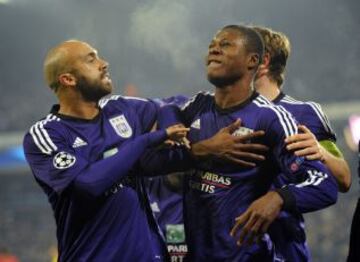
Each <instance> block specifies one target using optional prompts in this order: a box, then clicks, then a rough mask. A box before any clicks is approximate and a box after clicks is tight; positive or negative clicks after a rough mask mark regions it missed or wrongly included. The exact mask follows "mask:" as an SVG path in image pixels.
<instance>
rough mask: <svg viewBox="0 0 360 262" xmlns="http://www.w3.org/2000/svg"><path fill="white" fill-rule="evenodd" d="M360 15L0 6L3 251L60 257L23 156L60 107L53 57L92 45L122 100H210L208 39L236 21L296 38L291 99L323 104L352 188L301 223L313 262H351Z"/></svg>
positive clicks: (289, 9)
mask: <svg viewBox="0 0 360 262" xmlns="http://www.w3.org/2000/svg"><path fill="white" fill-rule="evenodd" d="M359 7H360V4H359V1H356V0H343V1H337V0H327V1H325V0H303V1H296V0H272V1H266V0H263V1H260V0H223V1H215V0H197V1H193V0H178V1H175V0H153V1H141V0H140V1H125V0H121V1H119V0H78V1H70V0H61V1H56V0H31V1H29V0H0V35H1V38H0V69H1V70H0V91H1V96H0V102H1V103H0V114H1V116H2V117H1V121H0V252H1V250H9V251H10V252H11V253H13V254H15V255H16V256H17V257H18V258H19V260H20V261H26V262H27V261H29V262H42V261H50V259H51V254H52V253H53V248H54V247H55V246H56V239H55V225H54V220H53V217H52V212H51V209H50V205H49V204H48V203H47V199H46V197H45V195H44V194H43V193H42V191H41V190H40V188H39V187H38V186H37V185H36V184H35V181H34V179H33V177H32V176H31V174H30V172H29V169H28V167H27V166H26V163H25V160H24V156H23V152H22V149H21V142H22V136H23V134H24V132H25V130H27V129H28V128H29V127H30V125H31V124H32V123H34V122H35V121H36V120H38V119H39V118H41V117H42V116H43V115H45V114H46V113H47V112H48V110H49V109H50V106H51V105H52V104H53V103H55V98H54V96H53V94H52V93H51V91H50V90H49V89H48V88H47V87H46V86H45V85H44V83H43V80H42V61H43V58H44V55H45V53H46V52H47V50H48V49H49V48H50V47H52V46H53V45H55V44H57V43H59V42H61V41H63V40H67V39H71V38H76V39H80V40H84V41H88V42H90V43H91V44H92V45H93V46H95V47H96V48H98V49H99V53H100V55H101V56H103V57H104V58H105V59H107V60H108V61H109V62H110V71H111V73H112V78H113V82H114V83H115V86H116V90H115V93H120V94H121V93H124V92H127V93H131V92H135V93H136V94H139V95H141V96H144V97H166V96H170V95H172V94H184V95H191V94H194V93H196V92H197V91H199V90H208V89H210V90H211V86H210V85H209V84H208V83H207V81H206V78H205V75H204V68H203V57H204V55H205V53H206V50H207V46H208V44H209V41H210V39H211V37H212V35H213V34H214V33H215V32H216V30H217V29H219V28H221V27H222V26H224V25H226V24H230V23H231V24H233V23H240V22H241V23H251V24H258V25H265V26H269V27H272V28H273V29H275V30H279V31H282V32H285V33H286V34H287V35H288V36H289V38H290V40H291V42H292V49H293V50H292V55H291V57H290V61H289V64H288V70H287V72H288V75H287V79H286V83H285V86H284V89H285V91H286V92H287V93H288V94H290V95H292V96H294V97H295V98H298V99H301V100H314V101H317V102H320V103H321V104H322V105H323V108H324V109H325V111H326V112H327V113H328V115H329V118H330V120H331V122H332V125H333V128H334V129H335V130H336V132H337V135H338V144H339V146H340V148H341V149H342V150H343V152H344V155H345V157H346V159H347V160H348V161H349V163H350V165H351V169H352V174H353V184H352V188H351V190H350V192H349V193H347V194H340V195H339V200H338V203H337V204H336V205H335V206H333V207H331V208H328V209H326V210H323V211H321V212H316V213H313V214H309V215H306V222H307V236H308V243H309V246H310V249H311V252H312V255H313V261H336V262H337V261H345V258H346V254H347V249H348V238H349V232H350V224H351V219H352V214H353V211H354V208H355V203H356V200H357V198H358V196H359V192H358V191H359V190H358V189H359V186H358V179H357V174H356V169H357V163H358V160H357V153H356V152H354V151H352V150H351V149H350V148H349V147H348V145H347V143H346V142H345V139H344V132H343V131H344V128H345V127H346V126H347V125H348V123H349V121H348V119H349V116H350V115H354V114H360V100H359V99H360V88H359V87H358V86H359V83H360V73H359V72H360V71H359V68H360V44H359V43H360V16H359V14H358V11H359V10H360V8H359ZM358 133H359V134H360V131H359V130H358ZM359 248H360V246H359Z"/></svg>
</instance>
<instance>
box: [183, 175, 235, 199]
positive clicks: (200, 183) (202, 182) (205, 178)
mask: <svg viewBox="0 0 360 262" xmlns="http://www.w3.org/2000/svg"><path fill="white" fill-rule="evenodd" d="M195 179H196V181H195V180H190V187H191V188H193V189H197V190H200V191H202V192H205V193H209V194H213V193H215V189H217V188H222V189H227V188H230V186H231V177H226V176H222V175H218V174H215V173H210V172H198V173H196V174H195Z"/></svg>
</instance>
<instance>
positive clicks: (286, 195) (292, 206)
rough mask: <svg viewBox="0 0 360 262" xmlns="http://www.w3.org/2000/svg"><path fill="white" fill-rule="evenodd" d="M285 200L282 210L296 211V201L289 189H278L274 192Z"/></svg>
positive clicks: (285, 187)
mask: <svg viewBox="0 0 360 262" xmlns="http://www.w3.org/2000/svg"><path fill="white" fill-rule="evenodd" d="M274 192H276V193H277V194H278V195H279V196H280V197H281V198H282V200H283V203H282V210H284V211H295V210H296V199H295V196H294V195H293V193H292V192H291V191H290V189H289V187H287V186H284V187H283V188H277V189H275V190H274Z"/></svg>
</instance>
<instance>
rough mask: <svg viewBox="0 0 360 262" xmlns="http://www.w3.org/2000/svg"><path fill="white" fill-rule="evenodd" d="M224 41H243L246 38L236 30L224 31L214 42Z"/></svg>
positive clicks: (215, 37)
mask: <svg viewBox="0 0 360 262" xmlns="http://www.w3.org/2000/svg"><path fill="white" fill-rule="evenodd" d="M223 39H228V40H233V41H242V40H243V39H244V38H243V37H242V35H241V33H240V32H238V31H236V30H235V29H223V30H219V31H218V32H217V33H216V34H215V36H214V38H213V39H212V41H221V40H223Z"/></svg>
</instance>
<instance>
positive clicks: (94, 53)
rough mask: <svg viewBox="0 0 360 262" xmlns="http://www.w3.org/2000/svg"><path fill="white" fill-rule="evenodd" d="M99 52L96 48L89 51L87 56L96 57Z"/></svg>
mask: <svg viewBox="0 0 360 262" xmlns="http://www.w3.org/2000/svg"><path fill="white" fill-rule="evenodd" d="M97 54H98V52H97V51H96V50H93V51H91V52H89V53H88V54H87V55H86V56H85V58H88V57H96V56H97Z"/></svg>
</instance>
